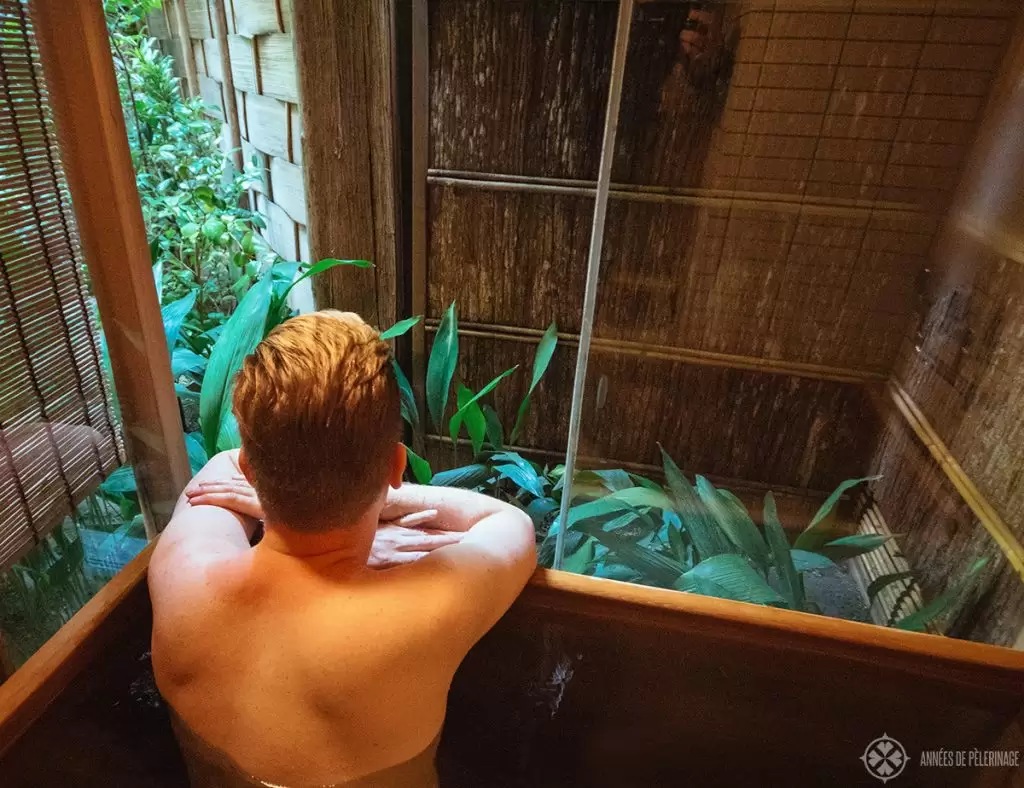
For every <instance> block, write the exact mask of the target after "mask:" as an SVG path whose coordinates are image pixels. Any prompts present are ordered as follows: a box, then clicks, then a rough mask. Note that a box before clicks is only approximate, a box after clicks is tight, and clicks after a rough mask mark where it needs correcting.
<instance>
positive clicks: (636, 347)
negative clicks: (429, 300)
mask: <svg viewBox="0 0 1024 788" xmlns="http://www.w3.org/2000/svg"><path fill="white" fill-rule="evenodd" d="M440 322H441V321H440V320H438V319H437V318H428V319H427V320H425V321H424V323H423V325H424V329H425V330H426V331H427V332H428V333H432V332H436V331H437V328H438V326H439V325H440ZM543 335H544V332H543V331H541V330H540V329H534V328H523V327H520V326H506V325H501V324H495V323H460V324H459V336H466V337H480V338H482V339H496V340H501V341H506V342H523V343H526V344H532V345H535V344H537V343H538V342H540V339H541V337H542V336H543ZM558 341H559V342H561V343H562V344H563V345H565V346H566V347H578V346H579V343H580V335H579V334H575V333H571V332H567V331H559V332H558ZM590 347H591V349H592V350H597V351H602V352H606V353H618V354H620V355H624V356H636V357H640V358H656V359H664V360H666V361H681V362H683V363H688V364H698V365H700V366H705V367H727V368H729V369H747V370H751V371H754V372H767V373H770V374H774V375H793V376H795V377H801V378H810V379H811V380H829V381H834V382H836V383H855V384H862V383H877V382H879V381H884V380H887V379H888V375H887V374H886V373H885V372H884V371H882V370H877V369H852V368H848V367H831V366H828V365H825V364H812V363H810V362H804V361H785V360H782V359H769V358H761V357H759V356H741V355H736V354H732V353H719V352H717V351H711V350H697V349H693V348H682V347H674V346H672V345H654V344H650V343H646V342H630V341H629V340H625V339H607V338H604V337H593V338H592V339H591V341H590Z"/></svg>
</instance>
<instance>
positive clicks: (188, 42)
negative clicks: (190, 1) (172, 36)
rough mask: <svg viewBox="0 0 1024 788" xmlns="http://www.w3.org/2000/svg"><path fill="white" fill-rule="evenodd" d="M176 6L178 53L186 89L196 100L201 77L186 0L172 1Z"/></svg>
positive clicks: (175, 20)
mask: <svg viewBox="0 0 1024 788" xmlns="http://www.w3.org/2000/svg"><path fill="white" fill-rule="evenodd" d="M171 2H172V4H173V6H174V27H175V28H176V29H177V35H176V37H177V39H178V51H179V52H180V53H181V60H182V66H183V67H184V69H185V88H186V89H187V91H188V95H189V96H191V97H192V98H195V97H196V96H198V95H199V75H198V74H197V73H196V57H195V53H194V52H193V51H192V34H191V33H190V32H189V29H188V12H187V11H186V10H185V0H171Z"/></svg>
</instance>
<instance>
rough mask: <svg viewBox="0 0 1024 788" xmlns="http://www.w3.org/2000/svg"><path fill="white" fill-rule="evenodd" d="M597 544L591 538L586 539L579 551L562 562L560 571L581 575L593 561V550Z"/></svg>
mask: <svg viewBox="0 0 1024 788" xmlns="http://www.w3.org/2000/svg"><path fill="white" fill-rule="evenodd" d="M597 544H598V542H597V540H595V539H593V538H589V539H587V541H585V542H584V543H583V546H582V547H580V549H579V550H576V551H575V552H574V553H573V554H572V555H570V556H567V557H566V558H564V559H563V560H562V571H563V572H572V573H573V574H577V575H581V574H583V570H584V569H586V568H587V566H589V564H590V562H591V561H593V560H594V548H595V547H596V546H597Z"/></svg>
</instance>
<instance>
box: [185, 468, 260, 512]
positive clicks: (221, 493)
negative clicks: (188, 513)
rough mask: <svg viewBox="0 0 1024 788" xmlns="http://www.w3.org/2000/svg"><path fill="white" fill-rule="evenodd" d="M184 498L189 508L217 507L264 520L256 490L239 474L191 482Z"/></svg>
mask: <svg viewBox="0 0 1024 788" xmlns="http://www.w3.org/2000/svg"><path fill="white" fill-rule="evenodd" d="M185 497H186V498H187V499H188V502H189V505H190V506H219V507H220V508H222V509H230V510H231V511H233V512H238V513H239V514H244V515H246V516H247V517H253V518H255V519H257V520H262V519H264V514H263V505H262V504H260V499H259V496H257V495H256V490H254V489H253V487H252V485H251V484H249V482H248V481H247V480H246V478H245V477H244V476H242V475H241V474H234V475H232V476H231V477H229V478H226V479H209V480H206V481H201V482H197V481H195V480H192V481H191V482H189V484H188V486H187V487H186V488H185Z"/></svg>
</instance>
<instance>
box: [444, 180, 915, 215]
mask: <svg viewBox="0 0 1024 788" xmlns="http://www.w3.org/2000/svg"><path fill="white" fill-rule="evenodd" d="M427 183H429V184H432V185H436V186H457V187H462V188H468V189H480V190H484V191H499V192H521V193H527V194H560V195H564V196H568V197H593V196H594V195H595V194H596V190H597V187H596V183H595V182H594V181H588V180H580V179H574V178H550V177H544V176H535V175H513V174H508V173H491V172H467V171H463V170H435V169H432V170H429V171H428V172H427ZM608 196H609V198H610V199H613V200H626V201H632V202H653V203H674V204H681V205H696V206H698V207H703V208H726V207H730V206H731V207H734V208H752V209H755V208H756V209H758V210H765V209H766V208H767V209H772V210H775V211H778V212H779V213H795V214H801V213H802V214H806V215H808V216H835V217H843V218H850V219H867V218H870V217H872V216H875V215H878V214H887V215H893V216H929V215H934V214H935V211H934V210H931V209H929V208H927V207H922V206H919V205H916V204H914V203H904V202H893V201H891V200H864V199H844V198H837V197H814V198H807V197H804V196H803V195H800V194H785V193H782V192H754V191H744V190H739V189H705V188H691V187H686V188H680V187H672V186H650V185H647V184H633V183H613V184H611V185H610V187H609V191H608Z"/></svg>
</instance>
